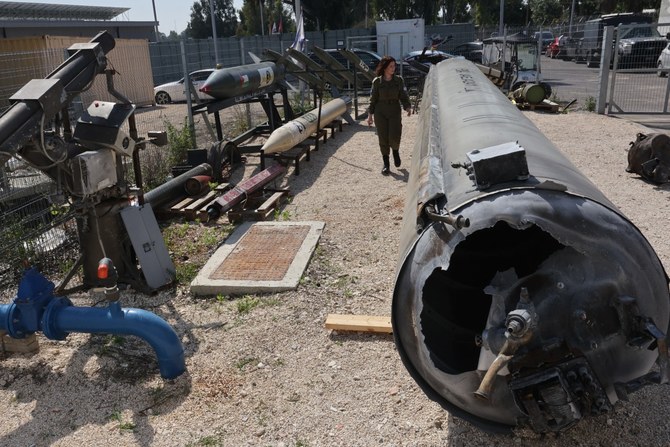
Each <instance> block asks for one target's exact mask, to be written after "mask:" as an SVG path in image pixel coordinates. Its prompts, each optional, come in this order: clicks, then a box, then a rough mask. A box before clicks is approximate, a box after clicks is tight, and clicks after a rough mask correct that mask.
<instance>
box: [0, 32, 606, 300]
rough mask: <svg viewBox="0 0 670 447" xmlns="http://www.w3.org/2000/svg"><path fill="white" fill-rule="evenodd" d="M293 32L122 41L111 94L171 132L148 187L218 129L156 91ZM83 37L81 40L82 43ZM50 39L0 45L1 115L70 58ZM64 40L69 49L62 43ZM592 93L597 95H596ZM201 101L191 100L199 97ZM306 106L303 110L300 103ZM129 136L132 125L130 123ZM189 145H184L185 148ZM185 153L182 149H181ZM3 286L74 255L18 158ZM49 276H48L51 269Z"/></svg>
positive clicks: (250, 118)
mask: <svg viewBox="0 0 670 447" xmlns="http://www.w3.org/2000/svg"><path fill="white" fill-rule="evenodd" d="M581 27H582V24H580V23H575V24H573V25H571V26H568V25H562V26H556V27H552V28H546V29H539V28H538V29H532V30H531V29H527V28H526V29H521V28H520V29H506V32H507V33H509V34H512V33H515V32H520V31H523V32H526V33H531V35H532V33H535V32H540V31H549V32H550V33H551V34H552V35H553V36H555V37H558V36H560V35H562V34H565V33H567V32H571V33H573V34H577V33H579V32H581ZM497 32H498V29H497V27H492V28H490V29H487V28H484V27H480V28H475V27H474V26H473V25H472V24H455V25H435V26H427V27H426V33H425V34H426V38H425V45H426V47H430V46H432V47H437V48H438V49H440V50H443V51H445V52H449V51H452V50H454V49H455V48H457V47H458V46H459V45H462V44H465V43H469V42H473V41H478V40H479V41H480V40H482V39H485V38H487V37H490V36H491V35H495V34H496V33H497ZM293 37H294V36H293V35H290V34H280V35H271V36H255V37H248V38H240V39H238V38H228V39H218V40H217V41H216V42H214V41H213V40H211V39H207V40H185V41H183V42H173V41H170V42H159V43H147V42H144V41H139V42H138V41H132V40H128V41H123V40H119V41H117V45H116V47H115V49H114V50H112V51H111V52H110V53H109V55H108V58H109V62H110V63H109V67H108V68H111V69H113V70H114V76H113V80H114V84H113V86H114V89H115V90H116V91H117V92H119V93H120V95H121V97H125V98H127V99H128V100H129V101H131V102H132V103H134V104H136V106H137V108H136V111H135V118H136V124H137V131H138V135H139V137H146V136H147V135H148V133H149V132H151V131H162V130H166V131H168V134H170V135H171V140H172V141H171V142H170V144H169V145H168V147H156V146H153V145H150V144H148V145H147V147H146V149H145V150H143V151H141V152H140V164H141V166H142V172H143V177H144V183H145V186H146V185H147V184H148V185H150V186H152V185H158V184H161V183H162V182H164V181H166V180H167V179H169V177H170V176H171V175H172V173H171V170H170V168H171V167H172V166H173V165H174V164H175V162H176V159H175V157H177V158H178V156H179V154H183V150H184V145H186V146H190V147H192V148H201V149H207V148H209V147H210V146H211V145H213V144H216V143H217V141H218V137H217V135H216V131H215V126H216V123H215V122H214V119H213V117H212V116H211V115H209V114H207V113H196V114H193V113H192V112H191V109H189V107H188V104H187V103H186V102H176V103H168V104H160V105H157V104H155V101H154V86H157V85H160V84H164V83H168V82H173V81H179V80H180V79H184V78H185V77H186V75H187V74H188V73H192V72H194V71H196V70H201V69H213V68H215V67H216V66H217V64H218V65H219V66H221V67H234V66H238V65H243V64H249V63H254V62H255V60H254V57H255V56H258V57H259V58H264V52H265V50H266V49H271V50H273V51H275V52H277V53H284V51H285V50H286V49H287V48H289V47H290V46H291V44H292V42H293ZM306 37H307V42H306V43H307V46H306V52H309V51H310V50H311V48H312V47H313V46H319V47H321V48H325V49H328V48H344V47H346V46H348V45H355V46H357V47H358V48H362V49H366V50H370V51H376V50H377V41H376V38H375V36H374V28H372V29H356V30H337V31H327V32H312V33H307V36H306ZM81 41H82V40H81V39H78V40H75V42H81ZM59 42H60V41H53V42H51V44H50V46H49V47H48V48H36V49H32V50H21V49H18V48H5V49H2V47H0V79H1V81H0V108H2V110H5V109H7V108H8V107H9V106H10V101H9V98H10V97H11V96H12V95H13V94H14V93H15V92H16V91H18V90H19V89H20V88H21V87H22V86H23V85H25V83H26V82H27V81H28V80H30V79H41V78H44V77H45V76H46V75H47V74H48V73H50V72H51V71H52V70H53V69H54V68H56V67H57V66H58V65H59V64H61V63H62V62H63V61H64V60H65V59H66V58H67V57H68V53H67V48H68V47H69V45H70V44H71V43H74V42H72V41H68V42H66V41H62V42H60V43H63V45H62V46H60V47H58V43H59ZM66 43H67V45H65V44H66ZM288 81H289V84H290V85H298V84H299V82H298V80H297V79H296V78H292V77H290V76H289V77H288ZM593 95H594V96H596V95H597V94H596V92H593ZM312 99H313V97H312V95H311V94H309V93H307V94H305V93H304V92H303V93H302V94H300V92H293V91H290V92H289V100H290V101H291V102H292V103H293V104H292V105H293V106H294V107H295V108H301V109H305V108H310V107H311V106H312V105H313V104H311V103H310V100H312ZM98 100H99V101H118V100H119V98H118V97H117V98H115V97H114V96H113V95H111V94H109V93H108V85H107V83H106V81H105V77H104V76H98V77H97V79H96V80H95V82H94V84H93V85H92V86H91V88H90V89H89V90H87V91H86V92H84V93H82V94H81V95H80V96H79V97H78V98H77V99H76V100H75V101H73V102H72V104H70V107H69V110H68V114H69V117H70V122H72V123H76V120H77V119H78V118H79V116H81V114H82V112H83V111H84V110H85V109H86V108H87V107H89V105H90V104H91V103H93V102H95V101H98ZM194 101H195V100H194ZM300 102H302V104H300ZM267 119H268V118H267V116H266V114H265V113H264V111H263V109H262V108H261V107H260V105H259V104H258V103H251V104H239V105H234V106H231V107H228V108H226V109H225V110H222V111H221V123H220V127H221V130H222V132H223V139H224V140H225V139H232V138H234V137H236V136H238V135H240V134H242V133H243V132H244V131H246V130H247V129H250V128H253V127H255V126H257V125H260V124H262V123H264V122H266V121H267ZM124 126H125V129H124V130H126V131H128V124H127V123H126V124H125V125H124ZM184 140H187V143H184ZM176 146H179V147H176ZM180 151H181V152H180ZM126 165H127V166H126V172H127V173H128V174H127V179H128V181H129V182H131V183H132V182H133V176H132V174H131V173H132V165H131V163H130V160H128V161H127V163H126ZM0 212H1V213H2V222H3V225H2V228H0V285H1V286H2V287H8V286H13V285H15V284H16V281H17V278H18V273H19V272H20V271H21V268H22V261H23V260H24V259H28V260H29V261H30V262H31V263H33V264H35V263H39V264H40V265H42V268H43V269H47V265H48V266H49V267H48V268H49V269H50V271H52V272H55V274H56V276H63V275H64V274H65V272H67V270H68V269H69V268H70V267H71V266H72V265H74V263H75V261H76V259H77V257H78V252H79V249H78V242H77V230H76V221H75V219H74V216H75V212H74V211H73V210H72V209H71V207H70V206H69V203H68V202H67V201H66V200H65V195H64V194H63V193H62V191H59V189H58V187H57V185H56V182H54V181H53V180H52V179H50V178H48V177H47V176H46V175H44V174H42V173H41V172H40V170H38V169H34V167H31V166H29V165H28V164H27V163H25V162H24V161H23V160H21V159H20V158H12V159H11V160H10V161H9V162H7V163H6V164H5V165H4V166H2V167H1V168H0ZM47 271H48V270H47Z"/></svg>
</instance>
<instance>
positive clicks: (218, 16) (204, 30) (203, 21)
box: [186, 0, 237, 39]
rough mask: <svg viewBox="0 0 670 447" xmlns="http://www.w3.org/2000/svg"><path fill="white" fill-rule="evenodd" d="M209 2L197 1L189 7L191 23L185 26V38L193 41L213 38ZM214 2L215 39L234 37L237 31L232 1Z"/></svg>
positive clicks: (219, 0) (217, 0)
mask: <svg viewBox="0 0 670 447" xmlns="http://www.w3.org/2000/svg"><path fill="white" fill-rule="evenodd" d="M209 1H210V0H199V1H197V2H195V3H193V6H191V21H190V22H189V23H188V25H186V36H187V37H191V38H193V39H206V38H208V37H213V35H214V33H213V32H212V17H211V8H210V6H209ZM212 1H214V22H215V23H216V35H217V37H227V36H234V35H235V33H236V31H237V14H236V13H235V8H234V7H233V1H232V0H212Z"/></svg>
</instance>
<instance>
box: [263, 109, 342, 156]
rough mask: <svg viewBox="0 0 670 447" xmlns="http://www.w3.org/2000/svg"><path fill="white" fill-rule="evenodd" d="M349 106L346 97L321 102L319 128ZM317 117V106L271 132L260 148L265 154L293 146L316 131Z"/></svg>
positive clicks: (282, 150) (285, 149)
mask: <svg viewBox="0 0 670 447" xmlns="http://www.w3.org/2000/svg"><path fill="white" fill-rule="evenodd" d="M350 106H351V100H350V99H349V98H347V97H342V98H335V99H333V100H331V101H328V102H327V103H325V104H323V106H322V107H321V122H320V123H319V124H320V125H321V128H323V127H325V126H326V125H328V124H329V123H330V122H331V121H333V120H334V119H335V118H337V117H338V116H340V115H342V114H343V113H345V112H346V111H347V109H348V108H349V107H350ZM318 118H319V109H318V108H317V109H313V110H310V111H309V112H307V113H305V114H304V115H302V116H300V117H298V118H296V119H294V120H292V121H289V122H288V123H286V124H284V125H283V126H281V127H279V128H277V129H275V131H274V132H272V134H271V135H270V137H269V138H268V140H267V141H266V142H265V144H264V145H263V148H262V150H263V151H264V152H265V153H267V154H272V153H276V152H284V151H287V150H289V149H291V148H292V147H295V146H296V145H298V144H300V143H301V142H302V141H304V140H305V139H306V138H307V137H309V136H310V135H312V134H313V133H314V132H316V124H317V121H318Z"/></svg>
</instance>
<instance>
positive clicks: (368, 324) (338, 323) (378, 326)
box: [326, 314, 393, 334]
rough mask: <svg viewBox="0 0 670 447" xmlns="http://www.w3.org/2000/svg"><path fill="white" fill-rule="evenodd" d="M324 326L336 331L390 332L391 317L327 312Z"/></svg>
mask: <svg viewBox="0 0 670 447" xmlns="http://www.w3.org/2000/svg"><path fill="white" fill-rule="evenodd" d="M326 328H327V329H335V330H338V331H359V332H379V333H384V334H390V333H392V332H393V330H392V329H391V317H382V316H372V315H342V314H328V316H327V317H326Z"/></svg>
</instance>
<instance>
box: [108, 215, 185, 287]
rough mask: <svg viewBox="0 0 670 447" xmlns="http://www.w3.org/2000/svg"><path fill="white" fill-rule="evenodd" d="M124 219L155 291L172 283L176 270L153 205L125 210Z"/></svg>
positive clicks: (145, 272)
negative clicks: (152, 207)
mask: <svg viewBox="0 0 670 447" xmlns="http://www.w3.org/2000/svg"><path fill="white" fill-rule="evenodd" d="M121 219H123V224H124V225H125V227H126V231H127V232H128V235H129V236H130V242H131V243H132V245H133V248H134V249H135V255H136V256H137V259H138V261H139V263H140V267H141V268H142V273H143V274H144V279H145V280H146V282H147V285H148V286H149V287H151V288H152V289H158V288H160V287H162V286H164V285H167V284H170V283H171V282H172V281H174V279H175V277H176V273H177V271H176V269H175V266H174V264H173V263H172V259H170V254H169V253H168V249H167V247H166V246H165V242H164V241H163V235H162V234H161V230H160V228H159V227H158V222H157V221H156V216H154V212H153V210H152V209H151V205H149V204H148V203H145V204H144V205H143V206H136V205H130V206H127V207H125V208H123V209H122V210H121Z"/></svg>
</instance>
